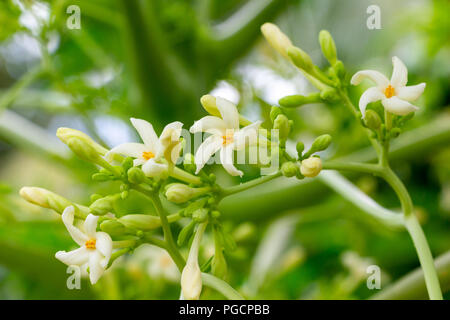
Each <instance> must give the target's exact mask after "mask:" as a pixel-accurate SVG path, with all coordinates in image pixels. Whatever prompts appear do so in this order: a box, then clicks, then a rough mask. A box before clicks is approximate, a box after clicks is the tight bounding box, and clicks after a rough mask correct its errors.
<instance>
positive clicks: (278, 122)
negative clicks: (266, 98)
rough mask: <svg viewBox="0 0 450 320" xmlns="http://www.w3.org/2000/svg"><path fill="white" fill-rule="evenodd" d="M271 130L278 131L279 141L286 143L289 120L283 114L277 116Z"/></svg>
mask: <svg viewBox="0 0 450 320" xmlns="http://www.w3.org/2000/svg"><path fill="white" fill-rule="evenodd" d="M273 128H274V129H277V130H279V137H280V140H281V141H286V139H287V138H288V136H289V131H290V125H289V119H288V118H287V117H286V116H285V115H284V114H279V115H278V116H277V117H276V118H275V121H274V122H273Z"/></svg>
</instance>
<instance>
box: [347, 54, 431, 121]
mask: <svg viewBox="0 0 450 320" xmlns="http://www.w3.org/2000/svg"><path fill="white" fill-rule="evenodd" d="M392 64H393V65H394V70H393V71H392V76H391V80H389V79H388V78H387V77H386V76H385V75H383V74H382V73H380V72H378V71H376V70H363V71H358V72H357V73H355V74H354V75H353V77H352V79H351V83H352V84H353V85H358V84H360V83H361V81H362V80H363V79H364V78H369V79H370V80H372V81H373V82H375V84H376V86H375V87H371V88H369V89H367V90H366V91H365V92H364V93H363V94H362V95H361V98H360V100H359V109H360V110H361V113H362V114H363V117H364V115H365V111H366V106H367V105H368V104H369V103H371V102H375V101H378V100H381V103H382V104H383V106H384V108H385V109H386V110H387V111H389V112H390V113H393V114H396V115H399V116H404V115H407V114H408V113H410V112H414V111H416V110H418V108H417V107H416V106H414V105H412V104H411V103H410V102H411V101H414V100H416V99H418V98H419V97H420V95H421V94H422V93H423V91H424V90H425V83H420V84H417V85H414V86H406V83H407V82H408V69H407V68H406V66H405V65H404V64H403V62H402V61H401V60H400V59H399V58H397V57H393V58H392Z"/></svg>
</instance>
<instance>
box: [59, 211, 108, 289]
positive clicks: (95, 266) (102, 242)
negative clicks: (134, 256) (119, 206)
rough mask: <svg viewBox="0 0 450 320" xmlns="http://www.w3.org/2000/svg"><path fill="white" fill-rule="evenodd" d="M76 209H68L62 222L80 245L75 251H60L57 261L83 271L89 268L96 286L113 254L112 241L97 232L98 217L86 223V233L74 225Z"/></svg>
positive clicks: (91, 218)
mask: <svg viewBox="0 0 450 320" xmlns="http://www.w3.org/2000/svg"><path fill="white" fill-rule="evenodd" d="M74 213H75V209H74V207H73V206H69V207H67V208H66V209H65V210H64V212H63V214H62V216H61V217H62V221H63V223H64V225H65V226H66V228H67V231H69V233H70V236H71V237H72V239H73V240H74V241H75V242H76V243H77V244H78V245H80V248H78V249H75V250H73V251H69V252H66V251H58V252H57V253H56V254H55V257H56V259H58V260H60V261H61V262H63V263H65V264H67V265H68V266H71V265H75V266H79V267H82V269H84V268H86V267H89V279H90V280H91V283H92V284H95V283H96V282H97V281H98V279H100V277H101V276H102V275H103V273H104V272H105V269H106V266H107V265H108V262H109V259H110V258H111V252H112V240H111V237H110V236H109V234H107V233H105V232H96V229H97V220H98V216H94V215H92V214H90V215H88V216H87V217H86V220H85V221H84V232H83V231H81V230H80V229H78V228H77V227H75V226H74V225H73V220H74Z"/></svg>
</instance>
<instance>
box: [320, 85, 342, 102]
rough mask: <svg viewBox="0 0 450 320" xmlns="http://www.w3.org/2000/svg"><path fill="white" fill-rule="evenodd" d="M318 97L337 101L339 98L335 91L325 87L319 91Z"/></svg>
mask: <svg viewBox="0 0 450 320" xmlns="http://www.w3.org/2000/svg"><path fill="white" fill-rule="evenodd" d="M320 98H321V99H322V100H324V101H328V102H337V101H339V99H340V97H339V95H338V93H337V91H336V90H335V89H333V88H325V89H324V90H322V91H321V92H320Z"/></svg>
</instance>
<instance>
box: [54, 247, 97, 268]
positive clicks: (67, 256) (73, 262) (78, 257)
mask: <svg viewBox="0 0 450 320" xmlns="http://www.w3.org/2000/svg"><path fill="white" fill-rule="evenodd" d="M55 258H56V259H58V260H59V261H61V262H62V263H64V264H67V265H68V266H81V265H82V264H84V263H86V262H87V261H88V260H89V251H88V250H87V249H86V248H85V247H81V248H78V249H75V250H72V251H69V252H66V251H58V252H57V253H56V254H55Z"/></svg>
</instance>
